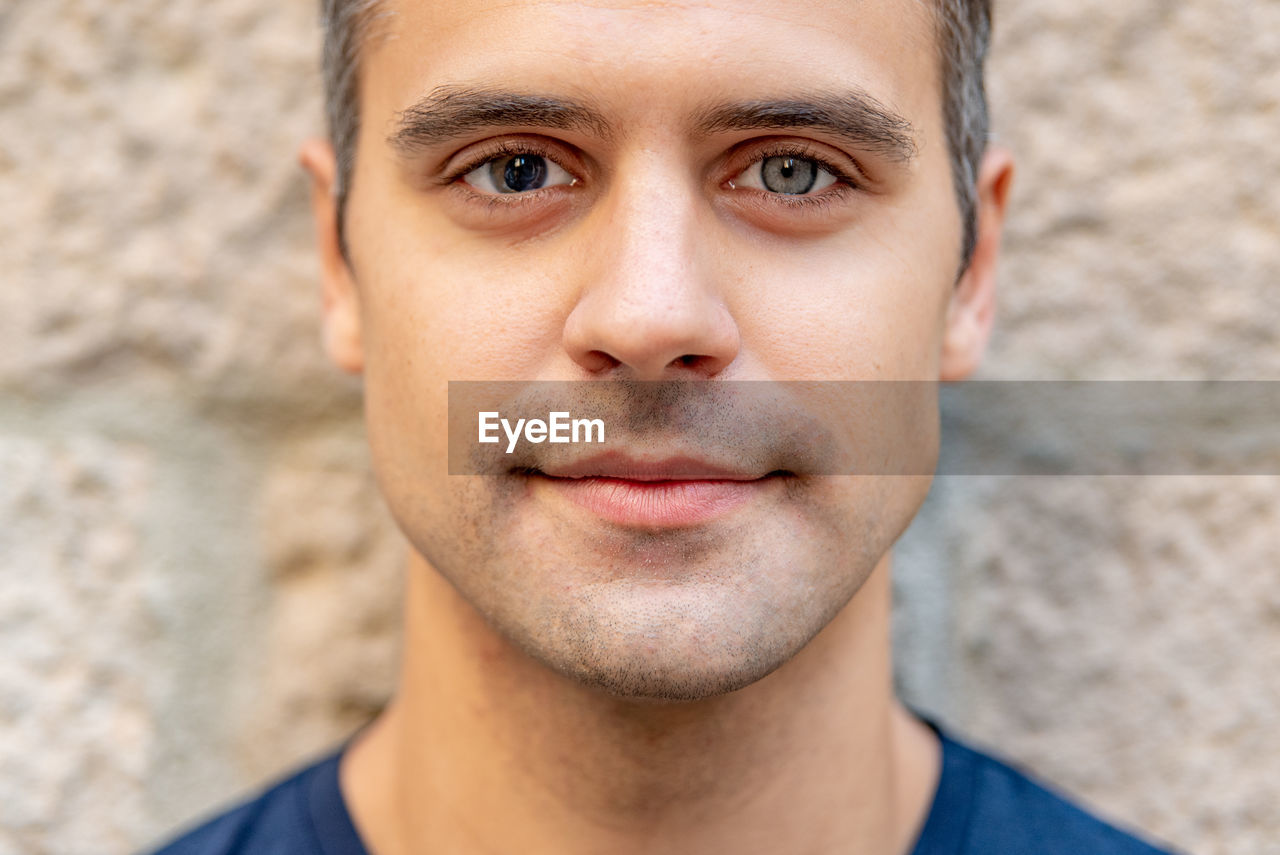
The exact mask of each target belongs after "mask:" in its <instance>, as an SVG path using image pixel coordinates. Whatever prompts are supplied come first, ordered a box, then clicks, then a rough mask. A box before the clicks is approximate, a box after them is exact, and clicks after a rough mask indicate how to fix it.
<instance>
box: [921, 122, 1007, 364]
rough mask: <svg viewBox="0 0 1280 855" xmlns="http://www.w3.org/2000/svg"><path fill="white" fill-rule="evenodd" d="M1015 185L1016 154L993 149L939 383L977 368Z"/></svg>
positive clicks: (954, 297) (951, 310)
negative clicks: (972, 247)
mask: <svg viewBox="0 0 1280 855" xmlns="http://www.w3.org/2000/svg"><path fill="white" fill-rule="evenodd" d="M1012 183H1013V155H1011V154H1010V153H1009V151H1008V150H1006V149H1002V148H994V147H990V148H988V149H987V153H986V154H985V155H984V156H983V158H982V166H981V168H980V169H979V171H978V184H977V216H978V233H977V242H976V243H975V245H974V249H973V257H972V258H971V259H970V260H969V266H968V267H967V268H965V271H964V273H963V274H961V276H960V281H959V282H957V283H956V286H955V288H954V289H953V290H952V292H951V301H950V303H949V304H948V305H947V317H946V322H945V327H944V329H943V335H942V354H941V360H940V365H939V379H940V380H943V381H944V382H945V381H952V380H963V379H964V378H965V377H968V376H969V375H970V374H972V373H973V371H974V370H975V369H976V368H977V367H978V363H979V362H980V361H981V360H982V353H983V351H984V350H986V347H987V340H988V339H989V338H990V337H991V325H992V323H993V321H994V320H995V309H996V261H997V259H998V257H999V255H1000V235H1001V232H1002V230H1003V228H1004V215H1005V210H1006V207H1007V204H1008V201H1009V186H1010V185H1011V184H1012Z"/></svg>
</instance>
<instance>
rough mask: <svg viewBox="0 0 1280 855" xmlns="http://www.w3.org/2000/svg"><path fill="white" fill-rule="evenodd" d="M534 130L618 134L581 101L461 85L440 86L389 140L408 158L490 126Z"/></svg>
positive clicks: (419, 103)
mask: <svg viewBox="0 0 1280 855" xmlns="http://www.w3.org/2000/svg"><path fill="white" fill-rule="evenodd" d="M520 125H524V126H530V127H539V128H555V129H557V130H582V131H588V132H590V133H593V134H595V135H596V136H599V137H609V136H611V135H612V133H611V128H610V126H609V123H608V121H606V120H605V118H604V116H603V115H602V114H601V113H600V112H598V111H597V110H595V109H593V108H592V107H589V106H588V105H586V104H583V103H581V102H578V101H573V100H569V99H565V98H555V97H551V96H546V95H533V94H525V93H520V92H506V91H501V90H496V89H479V88H469V87H459V86H438V87H436V88H435V89H433V90H431V92H429V93H428V94H427V95H426V96H424V97H423V98H421V99H419V100H418V101H416V102H415V103H414V104H413V105H412V106H410V107H409V108H408V109H406V110H404V111H402V112H401V113H400V114H399V119H398V121H397V122H396V127H395V130H394V131H393V132H392V133H391V136H390V137H389V138H388V141H389V142H390V143H391V145H392V147H393V148H395V149H397V150H398V151H400V152H401V153H402V154H413V153H414V152H416V151H418V150H420V149H422V148H426V147H427V146H431V145H434V144H436V143H440V142H445V141H447V140H451V139H455V138H457V137H461V136H464V135H466V134H468V133H470V132H471V131H474V130H477V129H480V128H488V127H511V126H520Z"/></svg>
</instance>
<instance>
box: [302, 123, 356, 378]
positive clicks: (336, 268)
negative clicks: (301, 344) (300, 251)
mask: <svg viewBox="0 0 1280 855" xmlns="http://www.w3.org/2000/svg"><path fill="white" fill-rule="evenodd" d="M298 161H299V162H300V163H301V164H302V167H303V169H305V170H306V171H307V173H308V174H309V175H310V176H311V214H312V217H313V219H314V220H315V228H316V248H317V250H318V251H319V253H320V278H321V281H322V283H323V286H324V288H323V294H324V345H325V350H326V351H327V352H328V353H329V358H330V359H332V360H333V362H334V363H335V364H336V365H337V366H338V367H339V368H341V369H342V370H343V371H347V372H349V373H351V374H358V373H360V371H362V370H363V369H364V348H363V347H362V345H361V340H360V301H359V297H358V295H357V294H356V287H355V279H354V278H353V277H352V275H351V267H350V265H349V264H348V263H347V259H346V257H345V256H344V255H343V253H342V243H341V241H340V240H339V239H338V203H337V197H336V196H335V194H334V180H335V177H336V175H337V158H336V157H335V156H334V153H333V147H332V146H331V145H330V144H329V143H328V142H327V141H326V140H321V139H311V140H307V141H306V142H305V143H303V144H302V148H301V149H300V150H299V151H298Z"/></svg>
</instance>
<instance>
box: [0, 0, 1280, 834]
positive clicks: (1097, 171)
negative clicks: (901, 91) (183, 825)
mask: <svg viewBox="0 0 1280 855" xmlns="http://www.w3.org/2000/svg"><path fill="white" fill-rule="evenodd" d="M999 17H1000V20H999V25H998V29H999V38H998V44H997V48H996V53H995V56H994V60H993V65H992V69H991V73H992V80H991V89H992V94H993V102H994V108H995V111H996V115H997V126H998V130H999V134H1000V136H1001V138H1002V139H1003V140H1004V141H1005V142H1007V143H1008V144H1010V145H1012V146H1013V147H1014V149H1015V150H1016V151H1017V153H1018V155H1019V157H1020V165H1021V171H1020V175H1019V180H1018V185H1017V189H1016V192H1015V199H1014V212H1013V223H1012V232H1011V234H1010V239H1009V251H1008V258H1007V263H1006V266H1005V270H1004V276H1003V282H1002V285H1003V289H1004V293H1003V303H1002V313H1003V314H1002V318H1001V331H1000V333H999V335H998V337H997V339H996V341H995V343H994V349H993V353H992V356H991V359H990V360H989V364H988V367H987V369H986V374H987V376H989V377H1005V378H1009V377H1019V378H1059V377H1078V378H1108V379H1122V378H1138V377H1141V378H1265V379H1280V347H1277V345H1278V344H1280V341H1278V339H1280V289H1278V288H1277V285H1280V282H1277V279H1278V278H1280V272H1278V271H1280V193H1278V192H1277V189H1276V188H1277V187H1280V145H1277V143H1276V141H1277V139H1280V103H1278V102H1280V4H1277V3H1275V2H1249V0H1192V2H1187V3H1179V4H1174V3H1167V2H1160V0H1126V2H1125V3H1117V2H1114V0H1112V2H1101V0H1023V2H1019V3H1012V2H1011V3H1006V4H1004V5H1003V6H1002V8H1001V9H1000V15H999ZM317 47H318V44H317V34H316V31H315V29H314V3H313V0H280V2H275V3H263V2H260V0H220V2H218V3H216V4H211V3H196V2H191V0H130V2H129V3H120V2H107V0H78V2H72V0H4V2H3V4H0V235H2V236H3V237H0V271H2V274H0V275H2V276H3V287H0V649H2V650H3V656H0V853H5V855H7V853H19V852H21V853H60V855H62V853H102V852H126V851H129V850H130V849H132V848H134V847H136V846H139V845H141V844H142V843H144V842H146V841H150V840H153V839H154V837H155V836H156V835H157V834H159V833H161V832H162V831H164V830H167V829H169V828H171V827H172V826H173V825H174V824H175V823H177V822H180V821H183V820H186V819H188V818H190V817H191V816H192V815H193V814H196V813H198V812H200V811H202V810H204V809H206V808H209V807H210V806H212V805H214V804H217V803H218V802H220V801H223V800H225V799H227V798H230V797H231V796H232V795H233V794H235V793H237V792H239V791H241V790H242V789H243V788H244V787H245V786H247V785H249V784H250V783H252V782H256V781H260V780H263V779H264V778H265V777H266V776H268V775H270V774H273V773H275V772H277V771H279V770H282V769H283V768H284V767H286V766H287V765H289V764H291V763H293V762H295V761H296V760H298V759H300V758H302V757H304V756H305V755H307V754H308V752H312V751H314V750H317V749H319V748H321V747H323V746H326V745H328V744H331V743H332V741H334V740H336V739H339V738H341V737H342V736H343V735H345V734H347V733H348V732H350V730H351V729H352V728H353V727H354V726H355V725H356V724H357V723H358V722H360V721H362V720H363V719H364V718H365V717H367V716H368V715H369V713H370V711H371V710H373V709H375V708H376V706H377V705H378V704H379V702H380V701H381V699H382V698H383V697H384V696H385V694H386V691H387V688H388V686H389V682H390V675H391V673H392V671H393V668H394V656H395V652H394V651H395V632H396V627H395V624H396V598H397V595H398V584H399V583H398V578H397V573H398V567H399V562H400V555H401V547H400V545H399V543H398V542H397V540H396V537H395V536H394V533H393V531H392V528H391V526H390V524H389V523H388V521H387V518H386V515H385V512H384V511H383V509H382V508H381V506H380V505H379V500H378V497H377V492H376V489H375V487H374V486H373V484H372V482H371V479H370V477H369V474H368V467H367V460H366V456H365V451H364V444H363V437H362V432H361V426H360V421H359V389H358V386H357V385H355V384H353V383H352V382H351V381H350V380H347V379H345V378H342V377H340V376H338V375H336V374H335V372H334V371H332V370H331V369H330V368H329V367H328V366H327V365H326V363H325V362H324V360H323V359H322V357H321V355H320V353H319V347H318V337H317V329H316V327H317V320H316V319H317V298H316V286H315V282H314V279H315V276H314V267H313V262H312V260H311V251H310V235H309V226H308V223H307V219H306V211H305V194H304V186H303V183H302V181H301V177H300V175H299V173H298V170H297V169H296V167H295V165H294V160H293V151H294V148H295V145H296V143H297V141H298V140H300V139H301V138H302V137H304V136H305V135H307V134H308V133H311V132H314V131H315V130H316V129H317V128H318V127H319V121H318V116H319V99H318V91H317V85H318V84H317V78H316V74H315V71H314V69H315V64H316V55H317ZM1278 507H1280V480H1278V479H1275V478H1263V477H1258V478H1246V477H1240V478H1207V477H1200V478H1056V479H1055V478H1034V479H1033V478H947V479H942V480H940V481H939V483H938V485H937V487H936V489H935V491H934V494H933V495H932V496H931V498H930V501H929V503H928V504H927V506H926V508H925V510H924V512H923V514H922V517H921V519H920V521H919V522H918V524H917V525H916V526H914V527H913V530H912V531H911V532H910V534H909V535H908V540H907V542H906V543H905V544H904V547H903V549H902V552H901V555H900V561H899V573H900V575H899V589H900V593H901V607H900V613H899V620H898V623H897V637H898V642H899V648H900V659H901V662H900V672H901V682H902V685H903V688H904V691H905V692H906V693H907V695H908V697H910V698H911V699H912V700H913V701H914V702H915V703H917V704H918V705H919V706H921V707H923V708H925V709H927V710H930V711H932V712H934V713H936V714H938V715H939V716H940V717H942V718H943V719H944V720H946V721H948V722H950V723H952V724H953V725H955V726H958V727H959V728H961V729H962V730H965V731H967V732H968V733H970V734H972V735H973V736H974V737H975V738H977V739H979V740H981V741H984V742H986V743H987V744H989V745H993V746H996V747H998V748H1000V749H1001V750H1003V751H1004V752H1006V753H1008V754H1010V755H1012V756H1014V757H1017V758H1020V759H1022V760H1025V761H1026V762H1028V763H1030V764H1031V765H1033V766H1034V767H1035V768H1037V769H1039V770H1041V771H1042V772H1043V773H1044V774H1045V775H1047V776H1048V777H1050V778H1051V779H1052V780H1054V781H1057V782H1059V783H1061V784H1062V785H1064V786H1067V787H1070V788H1072V789H1075V790H1076V791H1078V792H1080V793H1082V794H1083V795H1084V796H1085V797H1086V798H1088V799H1089V800H1090V801H1092V802H1094V803H1096V804H1100V805H1104V806H1105V810H1106V812H1108V813H1110V814H1111V815H1112V816H1116V817H1122V818H1125V819H1127V820H1128V821H1130V822H1133V823H1136V824H1138V825H1140V826H1142V827H1145V828H1147V829H1149V830H1151V831H1153V832H1155V833H1157V834H1160V835H1163V836H1165V837H1168V838H1171V839H1174V840H1177V841H1179V842H1180V843H1181V844H1183V845H1184V846H1186V847H1187V848H1189V849H1192V850H1195V851H1197V852H1201V853H1231V855H1242V853H1243V855H1248V853H1275V852H1280V843H1278V842H1277V841H1280V808H1277V805H1280V773H1278V772H1277V771H1276V766H1277V758H1280V712H1277V711H1278V710H1280V678H1278V677H1277V676H1276V675H1278V674H1280V578H1277V572H1276V569H1275V565H1276V555H1277V552H1280V549H1278V547H1280V510H1277V508H1278Z"/></svg>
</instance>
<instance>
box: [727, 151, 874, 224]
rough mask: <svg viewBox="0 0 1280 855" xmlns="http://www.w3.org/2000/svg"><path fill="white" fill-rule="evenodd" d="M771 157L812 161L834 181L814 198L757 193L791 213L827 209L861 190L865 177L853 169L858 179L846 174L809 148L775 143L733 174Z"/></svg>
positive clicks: (758, 152)
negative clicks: (791, 210)
mask: <svg viewBox="0 0 1280 855" xmlns="http://www.w3.org/2000/svg"><path fill="white" fill-rule="evenodd" d="M770 157H797V158H801V159H803V160H811V161H813V162H814V163H816V164H818V166H819V167H820V168H822V169H824V170H826V171H827V172H830V173H831V174H832V175H833V176H835V179H836V183H834V184H832V185H830V186H829V187H828V188H827V190H826V192H823V193H818V194H814V195H808V194H805V195H788V194H786V193H769V192H767V191H758V192H760V193H762V194H763V195H764V196H767V197H768V199H769V202H770V204H780V205H785V206H787V207H790V208H793V209H800V208H808V209H811V210H817V209H822V208H829V207H831V205H832V204H834V203H835V202H837V201H840V200H842V199H844V198H845V197H846V196H848V194H849V193H852V192H857V191H861V190H862V189H863V186H862V182H863V181H864V180H865V178H866V176H865V175H863V174H862V171H861V170H860V169H858V167H857V166H856V165H855V167H854V169H855V170H857V172H858V175H856V176H854V175H851V174H850V172H849V170H847V169H844V168H842V167H840V166H837V165H836V164H834V163H832V162H831V160H830V159H829V158H827V157H825V156H823V155H822V154H821V153H819V152H816V151H814V150H813V149H812V148H811V147H809V146H806V145H803V144H796V143H777V144H774V145H769V146H765V147H764V148H763V149H759V150H757V151H755V152H754V153H753V156H752V158H751V160H750V161H748V163H747V165H746V166H744V167H743V168H742V169H741V170H738V172H737V173H735V174H741V173H742V172H745V171H746V169H747V168H749V167H752V166H754V165H755V164H757V163H759V162H760V161H762V160H767V159H768V158H770ZM752 195H756V194H752Z"/></svg>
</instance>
